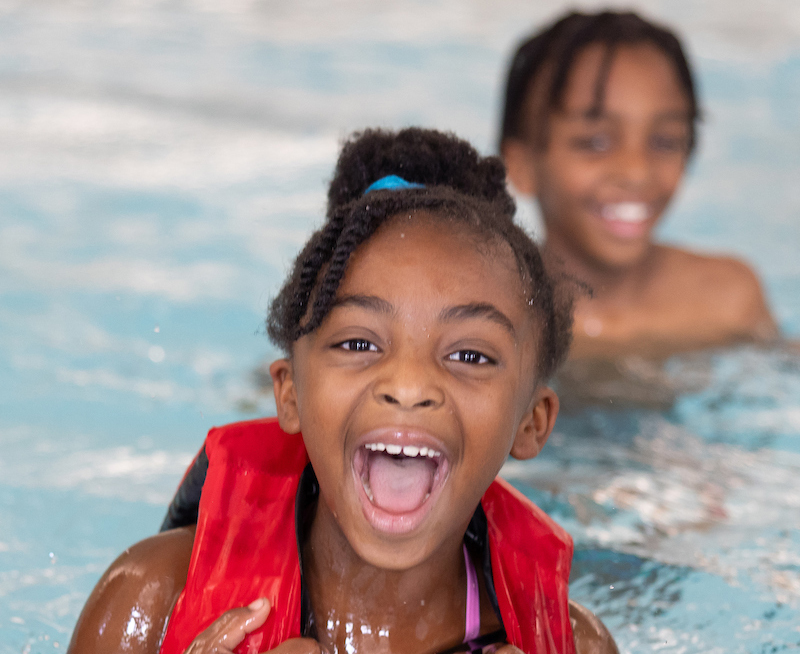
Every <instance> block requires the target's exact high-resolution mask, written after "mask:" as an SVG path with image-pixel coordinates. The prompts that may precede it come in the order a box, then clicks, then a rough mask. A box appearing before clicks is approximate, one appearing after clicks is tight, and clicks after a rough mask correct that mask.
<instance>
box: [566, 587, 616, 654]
mask: <svg viewBox="0 0 800 654" xmlns="http://www.w3.org/2000/svg"><path fill="white" fill-rule="evenodd" d="M569 618H570V622H572V633H573V636H574V638H575V652H576V654H619V650H618V649H617V644H616V643H615V642H614V638H613V637H612V636H611V633H610V632H609V631H608V629H606V626H605V625H604V624H603V623H602V621H601V620H600V618H598V617H597V616H596V615H595V614H594V613H592V612H591V611H590V610H589V609H587V608H586V607H585V606H581V605H580V604H578V603H577V602H575V601H573V600H570V601H569Z"/></svg>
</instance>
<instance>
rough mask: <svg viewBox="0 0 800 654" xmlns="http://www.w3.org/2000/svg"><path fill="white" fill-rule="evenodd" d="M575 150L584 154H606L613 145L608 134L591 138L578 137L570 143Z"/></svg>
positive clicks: (594, 135)
mask: <svg viewBox="0 0 800 654" xmlns="http://www.w3.org/2000/svg"><path fill="white" fill-rule="evenodd" d="M572 144H573V146H574V147H575V148H576V149H577V150H584V151H586V152H608V151H609V150H610V149H611V146H612V145H613V143H612V141H611V137H610V136H609V135H608V134H593V135H591V136H580V137H577V138H575V139H573V141H572Z"/></svg>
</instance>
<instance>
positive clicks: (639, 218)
mask: <svg viewBox="0 0 800 654" xmlns="http://www.w3.org/2000/svg"><path fill="white" fill-rule="evenodd" d="M649 216H650V210H649V209H648V207H647V204H645V203H644V202H617V203H615V204H607V205H605V206H604V207H603V218H605V219H606V220H619V221H622V222H624V223H641V222H644V221H645V220H647V219H648V217H649Z"/></svg>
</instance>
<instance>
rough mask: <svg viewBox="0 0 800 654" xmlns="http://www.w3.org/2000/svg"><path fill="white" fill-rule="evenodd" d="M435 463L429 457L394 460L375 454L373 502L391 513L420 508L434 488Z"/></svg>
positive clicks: (371, 468) (371, 471)
mask: <svg viewBox="0 0 800 654" xmlns="http://www.w3.org/2000/svg"><path fill="white" fill-rule="evenodd" d="M435 471H436V464H435V463H434V462H433V461H431V460H430V459H428V458H427V457H392V456H388V455H386V454H381V453H379V452H374V453H372V455H371V456H370V461H369V486H370V488H371V489H372V497H373V499H372V503H373V504H375V506H377V507H379V508H381V509H383V510H384V511H389V512H390V513H406V512H408V511H413V510H414V509H416V508H418V507H420V506H421V505H422V503H423V502H424V501H425V498H426V497H427V495H428V493H429V492H430V490H431V487H432V486H433V475H434V473H435Z"/></svg>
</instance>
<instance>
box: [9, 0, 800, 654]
mask: <svg viewBox="0 0 800 654" xmlns="http://www.w3.org/2000/svg"><path fill="white" fill-rule="evenodd" d="M534 4H535V6H534ZM384 5H385V6H384ZM638 6H639V7H641V8H642V9H643V10H644V11H647V12H648V13H649V14H650V15H653V16H656V17H659V18H661V19H662V20H664V21H666V22H668V23H670V24H672V25H675V26H677V27H678V28H679V29H681V30H682V32H683V34H684V35H685V39H686V41H687V43H688V45H689V48H690V51H691V53H692V55H693V57H694V60H695V63H696V67H697V71H698V76H699V81H700V89H701V94H702V99H703V105H704V108H705V121H704V126H703V131H702V134H701V142H700V151H699V153H698V156H697V158H696V159H695V160H694V161H693V163H692V165H691V170H690V173H689V175H688V178H687V181H686V184H685V186H684V188H683V190H682V191H681V193H680V195H679V197H678V198H677V199H676V202H675V204H674V207H673V208H672V209H671V211H670V214H669V217H668V220H667V221H666V222H665V224H664V225H663V228H662V235H663V238H664V239H666V240H670V241H673V242H677V243H681V244H685V245H687V246H690V247H695V248H698V249H704V250H712V251H726V252H734V253H737V254H738V255H739V256H742V257H746V258H747V259H748V260H750V261H751V262H752V263H753V264H754V265H755V266H756V267H757V268H758V270H759V271H760V273H761V275H762V277H763V281H764V284H765V287H766V290H767V292H768V295H769V298H770V302H771V305H772V307H773V309H774V311H775V314H776V315H777V317H778V320H779V322H780V324H781V326H782V329H783V330H784V332H785V333H786V334H788V335H790V336H793V337H795V338H797V337H798V335H799V334H800V257H798V256H797V250H798V245H800V221H798V220H797V217H798V214H799V213H800V192H799V191H798V189H800V186H798V184H797V179H800V155H799V154H798V153H800V90H798V89H800V11H798V8H797V7H796V6H795V4H794V3H792V2H791V0H785V1H783V2H781V1H779V0H774V1H773V2H771V3H758V4H757V6H756V4H750V3H748V4H745V3H733V4H732V3H731V2H728V1H726V0H712V1H710V2H707V3H703V4H702V6H701V5H698V4H697V3H683V2H667V1H666V0H664V1H663V2H659V1H656V0H652V1H650V2H644V3H640V4H639V5H638ZM564 8H565V5H563V4H561V3H557V2H552V1H550V2H539V3H529V2H522V1H521V0H503V1H501V2H498V3H491V5H489V3H481V2H477V1H468V2H455V1H453V0H449V1H448V0H435V1H433V2H427V3H416V2H406V3H395V4H389V3H369V2H366V0H358V1H356V0H352V1H351V0H347V1H343V2H340V3H322V2H311V1H308V0H300V1H294V2H271V3H258V2H250V1H247V0H230V1H229V2H226V3H212V2H207V1H201V0H196V1H195V2H189V1H188V0H186V1H184V2H180V1H178V0H173V1H169V2H167V1H164V2H159V1H157V0H148V2H133V1H127V2H119V3H113V4H112V3H106V2H100V1H99V0H97V1H94V2H92V1H88V0H87V1H85V2H61V3H51V2H46V1H44V0H33V1H29V2H25V3H16V2H3V3H0V35H1V36H2V38H0V89H2V93H0V143H2V145H3V152H4V156H3V157H2V158H1V159H0V444H1V445H2V455H0V653H2V654H5V653H15V654H16V653H19V652H30V653H35V652H51V651H54V650H59V649H64V648H65V647H66V645H67V643H68V641H69V636H70V633H71V631H72V628H73V626H74V623H75V620H76V619H77V616H78V614H79V612H80V609H81V607H82V605H83V603H84V601H85V599H86V597H87V595H88V593H89V592H90V590H91V588H92V587H93V585H94V584H95V582H96V581H97V579H98V577H99V575H100V574H101V573H102V571H103V570H104V569H105V568H106V567H107V566H108V564H109V563H110V562H111V561H112V560H113V559H114V557H115V556H117V555H118V554H119V553H120V552H121V551H122V550H123V549H124V548H125V547H126V546H128V545H129V544H131V543H133V542H135V541H137V540H139V539H141V538H143V537H146V536H148V535H150V534H152V533H154V532H155V531H156V530H157V529H158V526H159V524H160V521H161V518H162V517H163V513H164V509H165V505H166V503H167V501H168V500H169V498H170V497H171V494H172V492H173V490H174V488H175V486H176V484H177V482H178V479H179V477H180V475H181V473H182V472H183V470H184V468H185V466H186V465H187V463H188V462H189V460H190V459H191V457H192V456H193V454H194V452H195V451H196V450H197V448H198V447H199V445H200V443H201V442H202V439H203V436H204V434H205V432H206V431H207V430H208V429H209V428H210V427H211V426H213V425H217V424H223V423H225V422H230V421H234V420H239V419H243V418H250V417H254V416H257V415H266V414H269V413H270V412H272V411H273V408H274V407H273V404H272V401H271V398H270V397H269V394H268V393H267V392H265V391H264V390H262V389H263V387H262V385H261V384H260V383H259V380H260V379H261V378H262V377H263V374H264V369H263V366H264V364H265V363H266V362H269V361H270V360H271V358H272V357H274V356H275V355H276V353H275V351H274V350H273V349H272V347H271V346H270V344H269V342H268V340H267V338H266V336H265V334H264V328H263V317H264V315H265V311H266V307H267V305H268V302H269V298H270V297H271V295H272V294H273V293H274V292H275V291H276V290H277V287H278V285H279V284H280V281H281V280H282V277H283V274H284V272H285V270H286V267H287V265H288V263H289V262H290V261H291V259H292V257H293V256H294V254H295V253H296V251H297V249H298V247H299V246H300V245H301V244H302V243H303V241H304V240H305V238H306V236H307V235H308V233H309V232H310V230H311V229H312V228H313V227H314V226H316V225H318V224H319V223H320V221H321V216H322V215H323V209H324V199H325V184H326V182H327V180H328V179H329V177H330V174H331V170H332V166H333V163H334V160H335V157H336V152H337V148H338V144H339V142H340V140H341V138H343V137H344V136H345V135H346V134H347V133H349V132H350V131H351V130H353V129H357V128H359V127H364V126H372V125H383V126H393V127H399V126H403V125H408V124H422V125H427V126H434V127H439V128H445V129H451V130H454V131H456V132H457V133H459V134H460V135H462V136H464V137H467V138H469V139H470V140H472V141H473V142H474V143H476V145H478V146H479V148H481V149H482V150H483V151H484V152H491V151H492V150H493V147H494V145H493V144H494V139H495V129H494V125H495V124H496V122H497V113H498V97H499V93H500V86H501V82H500V79H501V77H502V74H503V71H504V67H505V61H506V57H507V54H508V51H509V49H510V47H511V44H513V43H514V42H515V41H516V39H517V38H518V37H519V36H520V33H521V32H522V31H525V30H527V29H528V28H529V27H531V26H533V25H538V24H541V22H542V21H544V20H545V19H548V18H550V17H552V16H553V15H555V13H557V12H559V11H562V10H563V9H564ZM521 214H522V217H523V220H524V221H526V222H527V223H528V224H529V226H530V227H531V229H534V230H536V229H537V223H536V216H535V212H534V211H533V210H532V209H531V207H530V206H529V205H528V204H526V203H524V202H523V203H521ZM640 372H641V371H640ZM636 374H639V373H636ZM657 375H658V376H659V381H658V384H665V385H666V387H668V388H669V389H671V390H670V393H672V395H674V401H662V402H657V403H651V404H642V405H639V406H619V404H618V405H616V406H615V405H613V403H606V404H602V405H599V406H598V405H595V406H588V407H585V406H584V407H580V406H577V407H573V408H572V410H570V411H568V412H566V413H565V414H564V415H562V416H561V417H560V418H559V421H558V425H557V429H556V433H555V434H554V435H553V436H552V438H551V441H550V443H549V444H548V446H547V448H545V451H544V453H543V454H542V455H541V456H540V457H539V458H538V459H536V460H535V461H533V462H529V463H524V464H521V463H516V462H512V463H510V464H509V465H508V466H507V468H506V471H505V474H506V476H507V477H508V478H509V479H511V480H512V482H513V483H515V484H516V485H517V486H518V487H519V488H521V489H522V490H523V491H524V492H526V493H527V494H528V495H529V496H530V497H532V498H533V499H534V500H535V501H536V502H538V503H539V504H540V505H541V506H543V507H544V508H546V509H547V510H548V511H550V512H551V514H552V515H553V516H554V517H555V518H556V519H557V520H558V521H559V522H561V524H563V525H565V526H566V527H567V528H568V529H569V530H570V532H571V533H572V534H573V536H574V537H575V540H576V548H577V550H576V558H575V564H574V572H573V580H572V589H571V593H572V596H573V597H575V598H576V599H578V600H579V601H582V602H584V603H585V604H587V605H588V606H589V607H590V608H592V609H593V610H595V611H596V612H597V613H598V614H599V615H601V616H602V617H603V619H604V620H605V621H606V623H607V624H608V626H609V627H610V628H611V629H612V631H613V632H614V634H615V636H616V638H617V641H618V643H619V645H620V649H621V651H622V652H640V651H663V652H675V653H678V652H680V653H689V652H778V651H784V650H792V649H798V648H800V628H799V627H798V624H800V622H798V619H797V617H798V614H799V610H800V517H799V516H800V357H798V355H797V354H793V353H792V352H790V351H788V350H786V349H782V348H775V349H768V350H760V349H756V348H739V349H733V350H726V351H715V352H710V353H702V354H698V355H693V356H688V357H683V358H676V359H675V360H673V361H670V362H668V364H667V366H666V368H665V369H664V370H659V371H657Z"/></svg>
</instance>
